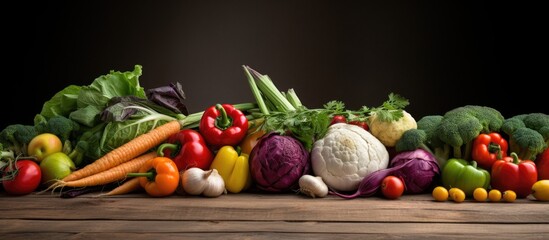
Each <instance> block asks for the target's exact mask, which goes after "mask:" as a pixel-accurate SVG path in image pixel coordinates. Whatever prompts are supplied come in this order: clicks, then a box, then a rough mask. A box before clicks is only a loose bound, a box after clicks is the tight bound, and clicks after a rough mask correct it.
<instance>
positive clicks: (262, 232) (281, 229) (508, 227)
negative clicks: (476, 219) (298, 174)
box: [0, 220, 549, 239]
mask: <svg viewBox="0 0 549 240" xmlns="http://www.w3.org/2000/svg"><path fill="white" fill-rule="evenodd" d="M0 224H2V225H1V226H3V228H2V229H0V233H1V236H4V237H5V236H11V237H10V238H9V239H17V238H19V239H28V238H24V237H28V236H32V238H36V237H37V236H44V237H45V238H46V239H49V237H46V236H55V235H58V236H64V237H63V238H64V239H67V238H68V237H67V236H71V238H74V239H90V238H94V237H96V239H98V237H99V236H104V237H106V236H110V237H112V236H131V239H144V238H148V237H150V236H162V237H165V236H166V235H167V236H171V235H173V236H175V235H178V236H179V234H183V235H184V236H196V237H199V236H200V237H202V238H204V237H215V236H217V237H221V236H222V237H223V238H227V237H228V238H238V237H244V236H248V237H250V238H256V237H259V238H260V239H275V238H277V239H280V237H281V236H283V235H285V236H286V237H285V238H291V239H299V238H300V239H303V237H306V238H307V237H311V236H315V237H317V238H320V239H334V237H335V236H340V237H343V236H345V237H352V236H355V237H359V236H362V237H365V236H367V237H368V238H383V237H385V238H386V237H387V236H391V237H394V238H396V237H398V236H400V237H403V238H407V239H409V238H419V237H436V238H452V239H453V238H469V239H470V238H471V237H472V236H475V237H487V238H490V239H493V238H497V239H516V238H521V239H523V238H526V239H541V238H544V237H547V236H549V228H548V227H547V225H545V224H455V223H428V224H426V223H422V224H417V223H368V222H363V223H337V222H284V221H263V222H252V221H57V220H52V221H45V220H0ZM241 239H242V238H241ZM336 239H337V238H336Z"/></svg>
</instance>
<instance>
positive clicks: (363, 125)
mask: <svg viewBox="0 0 549 240" xmlns="http://www.w3.org/2000/svg"><path fill="white" fill-rule="evenodd" d="M349 124H353V125H357V126H359V127H361V128H364V130H366V131H368V129H369V127H368V123H366V122H361V121H350V122H349Z"/></svg>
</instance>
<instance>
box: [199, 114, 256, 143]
mask: <svg viewBox="0 0 549 240" xmlns="http://www.w3.org/2000/svg"><path fill="white" fill-rule="evenodd" d="M198 128H199V130H200V133H202V135H203V136H204V139H205V140H206V142H207V143H208V144H209V145H211V146H212V147H213V148H216V149H218V148H220V147H222V146H227V145H228V146H235V145H237V144H238V143H239V142H240V141H242V139H244V137H245V136H246V132H247V131H248V119H247V118H246V115H244V113H242V112H241V111H240V110H238V109H236V108H235V107H234V106H233V105H230V104H216V105H215V106H211V107H209V108H208V109H206V111H204V114H203V115H202V118H201V119H200V124H199V125H198Z"/></svg>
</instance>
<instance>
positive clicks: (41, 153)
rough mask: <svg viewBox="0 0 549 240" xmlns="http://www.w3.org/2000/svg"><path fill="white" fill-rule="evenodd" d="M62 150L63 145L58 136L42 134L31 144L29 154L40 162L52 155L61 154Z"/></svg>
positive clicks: (28, 148) (28, 149)
mask: <svg viewBox="0 0 549 240" xmlns="http://www.w3.org/2000/svg"><path fill="white" fill-rule="evenodd" d="M62 149H63V143H62V142H61V139H60V138H59V137H58V136H56V135H55V134H52V133H41V134H38V135H36V136H35V137H34V138H33V139H32V140H31V141H30V142H29V145H28V147H27V154H28V155H29V156H31V157H35V158H36V161H38V162H40V161H42V159H44V158H45V157H47V156H48V155H50V154H53V153H56V152H61V150H62Z"/></svg>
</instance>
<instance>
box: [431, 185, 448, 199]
mask: <svg viewBox="0 0 549 240" xmlns="http://www.w3.org/2000/svg"><path fill="white" fill-rule="evenodd" d="M448 194H449V193H448V189H446V188H445V187H443V186H437V187H435V188H434V189H433V192H432V193H431V195H433V198H434V199H435V201H437V202H444V201H446V200H448V196H449V195H448Z"/></svg>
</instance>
